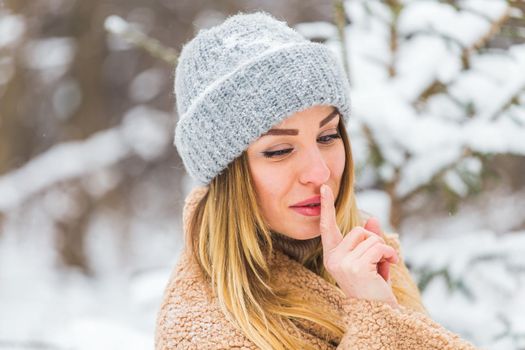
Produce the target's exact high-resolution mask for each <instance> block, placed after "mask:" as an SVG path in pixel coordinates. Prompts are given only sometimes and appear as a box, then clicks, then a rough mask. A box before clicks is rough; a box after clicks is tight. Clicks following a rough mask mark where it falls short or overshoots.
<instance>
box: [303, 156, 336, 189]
mask: <svg viewBox="0 0 525 350" xmlns="http://www.w3.org/2000/svg"><path fill="white" fill-rule="evenodd" d="M302 162H303V165H302V166H301V168H300V174H299V181H300V182H301V183H302V184H305V185H307V184H308V183H313V184H314V185H315V186H316V187H320V186H321V185H322V184H324V183H325V182H326V181H328V179H329V178H330V168H329V167H328V164H327V163H326V161H325V159H324V157H323V154H322V153H321V150H319V148H317V147H315V149H313V150H311V151H310V152H307V153H306V154H305V157H304V159H303V160H302Z"/></svg>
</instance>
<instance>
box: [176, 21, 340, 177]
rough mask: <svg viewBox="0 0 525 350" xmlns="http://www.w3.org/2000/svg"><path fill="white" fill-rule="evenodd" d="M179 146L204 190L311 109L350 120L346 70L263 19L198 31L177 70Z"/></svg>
mask: <svg viewBox="0 0 525 350" xmlns="http://www.w3.org/2000/svg"><path fill="white" fill-rule="evenodd" d="M175 96H176V101H177V113H178V116H179V121H178V123H177V126H176V129H175V145H176V147H177V151H178V152H179V155H180V156H181V158H182V161H183V162H184V165H185V167H186V170H187V171H188V173H189V174H190V175H191V176H192V177H193V178H195V179H196V180H198V181H200V182H201V183H202V184H205V185H206V184H209V183H210V181H211V180H212V179H213V178H214V177H215V176H217V175H218V174H220V173H221V172H222V170H224V169H225V168H226V167H227V166H228V164H229V163H230V162H232V161H233V160H234V159H235V158H237V157H238V156H240V155H241V154H242V152H243V151H244V150H246V149H247V148H248V146H249V145H250V143H252V142H253V141H255V140H256V139H257V138H258V137H259V136H261V135H262V134H263V133H265V132H267V131H268V130H269V129H271V128H272V127H273V126H275V125H276V124H279V123H280V122H281V121H283V120H284V119H286V118H287V117H289V116H291V115H292V114H294V113H296V112H298V111H301V110H303V109H307V108H309V107H311V106H314V105H332V106H335V107H337V108H338V110H339V112H340V113H341V114H342V116H343V120H344V121H345V122H347V121H348V117H349V115H350V86H349V83H348V81H347V80H346V79H345V75H344V71H343V68H342V65H341V63H340V62H339V61H338V60H337V59H336V57H335V56H334V54H333V53H332V52H331V51H330V50H329V49H328V48H327V47H326V46H325V45H323V44H320V43H314V42H311V41H309V40H307V39H305V38H304V37H303V36H301V35H300V34H299V33H298V32H297V31H295V30H294V29H292V28H290V27H288V26H287V24H286V23H285V22H283V21H279V20H277V19H276V18H274V17H273V16H272V15H270V14H268V13H266V12H262V11H260V12H255V13H248V14H246V13H238V14H236V15H233V16H231V17H229V18H228V19H226V20H225V21H224V22H223V23H221V24H219V25H217V26H215V27H212V28H210V29H201V30H200V31H199V32H198V34H197V35H196V36H195V38H193V39H192V40H191V41H189V42H188V43H186V44H185V45H184V46H183V48H182V51H181V53H180V57H179V61H178V65H177V68H176V71H175Z"/></svg>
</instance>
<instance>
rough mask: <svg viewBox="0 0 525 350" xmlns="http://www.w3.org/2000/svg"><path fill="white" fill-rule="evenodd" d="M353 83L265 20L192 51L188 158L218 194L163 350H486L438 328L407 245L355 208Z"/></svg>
mask: <svg viewBox="0 0 525 350" xmlns="http://www.w3.org/2000/svg"><path fill="white" fill-rule="evenodd" d="M343 77H344V74H343V71H342V67H341V65H340V64H339V63H338V61H337V60H336V59H335V58H334V57H333V55H332V54H331V52H330V51H329V50H328V49H327V48H326V47H325V46H324V45H321V44H317V43H312V42H310V41H308V40H306V39H304V38H303V37H302V36H300V35H299V34H298V33H297V32H295V31H294V30H293V29H291V28H289V27H288V26H287V25H286V23H285V22H281V21H278V20H277V19H275V18H274V17H272V16H271V15H269V14H267V13H264V12H256V13H252V14H242V13H240V14H237V15H235V16H232V17H230V18H228V19H227V20H226V21H224V22H223V23H222V24H220V25H218V26H216V27H213V28H211V29H208V30H201V31H200V32H199V33H198V34H197V36H196V37H195V38H194V39H193V40H192V41H190V42H189V43H188V44H186V45H185V46H184V47H183V49H182V52H181V55H180V59H179V63H178V65H177V69H176V76H175V94H176V96H177V109H178V114H179V119H180V120H179V122H178V124H177V128H176V131H175V144H176V146H177V150H178V152H179V154H180V155H181V158H182V160H183V162H184V165H185V167H186V169H187V171H188V172H189V173H190V174H191V175H192V176H193V177H194V178H195V179H197V180H199V181H200V182H202V184H203V185H204V186H202V187H197V188H196V189H194V190H193V191H192V193H190V195H189V196H188V197H187V199H186V201H185V208H184V212H183V221H184V232H185V243H186V249H185V250H184V251H183V253H182V255H181V257H180V261H179V263H178V264H177V267H176V268H175V270H174V272H173V274H172V277H171V279H170V282H169V284H168V286H167V288H166V291H165V294H164V300H163V303H162V305H161V308H160V312H159V315H158V322H157V332H156V348H157V349H336V348H337V349H418V348H429V349H472V348H473V347H472V345H471V344H469V343H468V342H465V341H463V340H461V339H460V338H459V337H458V336H457V335H455V334H453V333H451V332H449V331H447V330H446V329H444V328H443V327H441V326H440V325H438V324H436V323H434V322H433V321H432V320H431V319H430V318H429V317H428V316H427V314H426V312H425V309H424V308H423V306H422V304H421V299H420V295H419V292H418V290H417V287H416V286H415V284H414V282H413V281H412V279H411V278H410V274H409V272H408V270H407V269H406V266H405V265H404V263H403V259H402V257H401V256H400V250H399V249H400V247H399V241H398V236H397V235H395V234H384V233H382V232H381V229H380V227H379V223H378V221H377V220H376V219H374V218H368V219H366V218H365V217H364V215H363V214H362V213H361V212H360V211H359V210H358V209H357V207H356V204H355V196H354V191H353V185H354V169H353V161H352V153H351V148H350V143H349V140H348V137H347V133H346V129H345V124H346V123H348V121H349V116H350V101H349V85H348V82H347V81H346V80H345V79H344V78H343ZM342 233H345V234H344V235H343V234H342Z"/></svg>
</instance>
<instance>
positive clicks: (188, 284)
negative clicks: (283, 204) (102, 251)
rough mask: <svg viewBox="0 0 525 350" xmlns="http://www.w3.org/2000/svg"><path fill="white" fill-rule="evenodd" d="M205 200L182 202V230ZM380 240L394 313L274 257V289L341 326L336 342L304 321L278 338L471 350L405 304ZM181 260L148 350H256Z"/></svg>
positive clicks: (400, 274)
mask: <svg viewBox="0 0 525 350" xmlns="http://www.w3.org/2000/svg"><path fill="white" fill-rule="evenodd" d="M205 193H206V188H197V189H195V190H194V191H193V192H192V193H191V194H190V195H189V196H188V197H187V199H186V204H185V207H184V211H183V220H184V228H185V230H187V227H188V222H189V219H190V217H191V214H192V211H193V210H194V208H195V206H196V204H197V203H198V201H199V199H200V198H202V196H203V195H204V194H205ZM186 234H187V233H186ZM385 238H386V242H387V243H388V244H390V245H391V246H392V247H394V249H396V251H397V252H398V256H399V257H400V261H399V262H398V263H397V264H395V265H392V266H391V276H392V289H393V291H394V294H395V295H396V298H397V299H398V302H399V305H400V307H399V309H394V308H392V307H391V306H390V305H388V304H386V303H383V302H379V301H370V300H364V299H355V298H346V297H345V296H344V294H343V293H342V292H341V290H340V289H339V288H337V287H336V286H334V285H332V284H330V283H328V282H327V281H325V280H324V279H323V278H321V277H320V276H318V275H316V274H315V273H313V272H312V271H310V270H308V269H307V268H305V267H304V266H302V265H301V264H299V263H298V262H297V261H295V260H293V259H291V258H290V257H288V256H287V255H286V254H284V253H282V252H280V251H276V252H275V254H274V255H273V256H272V258H271V259H270V261H269V264H270V266H271V269H272V275H273V276H275V278H276V281H277V283H279V284H280V285H286V286H289V287H290V288H295V289H296V290H300V291H301V295H303V296H304V298H305V300H308V301H310V302H311V303H317V304H318V305H321V306H323V307H324V308H326V312H333V313H337V314H339V315H341V317H342V324H341V326H342V327H343V328H344V329H346V332H345V334H344V335H343V337H342V338H341V339H338V337H337V336H336V335H335V334H332V333H331V332H329V331H327V330H326V329H324V328H322V327H320V326H319V325H317V324H315V323H313V322H311V321H308V320H295V321H294V322H295V323H296V325H297V328H296V329H288V328H287V329H286V330H287V331H288V332H289V333H291V334H296V333H295V332H297V329H298V330H299V331H300V332H301V334H296V335H298V336H300V337H302V338H303V339H305V340H306V341H307V342H309V343H310V344H312V345H313V346H314V347H315V348H317V349H324V350H328V349H331V350H333V349H340V350H343V349H392V350H394V349H399V350H403V349H406V350H413V349H435V350H437V349H465V350H472V349H475V347H474V346H473V345H472V344H470V343H469V342H467V341H465V340H463V339H461V338H460V337H459V336H458V335H456V334H454V333H452V332H450V331H448V330H447V329H445V328H443V327H442V326H441V325H439V324H437V323H436V322H434V321H433V320H431V319H430V318H429V317H428V315H427V314H426V312H425V310H424V308H423V306H422V305H421V303H420V301H419V302H418V303H414V302H413V300H414V299H419V298H420V296H419V292H418V290H417V287H415V284H414V282H413V281H412V279H411V277H410V274H409V272H408V270H407V268H406V266H405V265H404V262H403V259H402V256H401V251H400V245H399V240H398V236H397V235H396V234H386V235H385ZM189 254H190V253H189V252H188V251H187V250H186V251H184V252H183V253H182V255H181V257H180V260H179V262H178V264H177V266H176V268H175V269H174V271H173V273H172V276H171V278H170V281H169V283H168V285H167V287H166V290H165V293H164V298H163V301H162V304H161V307H160V311H159V313H158V317H157V326H156V336H155V348H156V349H157V350H166V349H199V350H200V349H210V350H211V349H213V350H219V349H253V350H255V349H258V348H257V346H256V345H255V344H254V343H253V342H252V341H250V340H249V339H247V338H246V337H245V335H244V334H243V333H242V332H241V331H240V330H239V329H238V328H237V327H236V326H235V325H234V324H232V323H231V322H229V321H228V319H227V318H226V316H225V315H224V314H223V313H222V311H221V309H220V307H219V305H218V302H217V298H216V297H215V296H214V295H212V292H211V286H210V285H209V284H208V283H206V282H205V280H204V278H203V276H202V275H201V273H200V271H199V269H198V266H196V263H195V261H194V259H191V256H190V255H189ZM400 296H401V297H400ZM407 296H411V298H407ZM414 297H415V298H414ZM419 300H420V299H419ZM410 301H411V302H410ZM287 327H288V326H287Z"/></svg>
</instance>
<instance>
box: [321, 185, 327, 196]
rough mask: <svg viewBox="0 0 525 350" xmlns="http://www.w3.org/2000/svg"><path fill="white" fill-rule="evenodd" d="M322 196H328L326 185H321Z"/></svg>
mask: <svg viewBox="0 0 525 350" xmlns="http://www.w3.org/2000/svg"><path fill="white" fill-rule="evenodd" d="M321 196H323V197H326V187H325V185H324V184H323V185H321Z"/></svg>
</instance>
